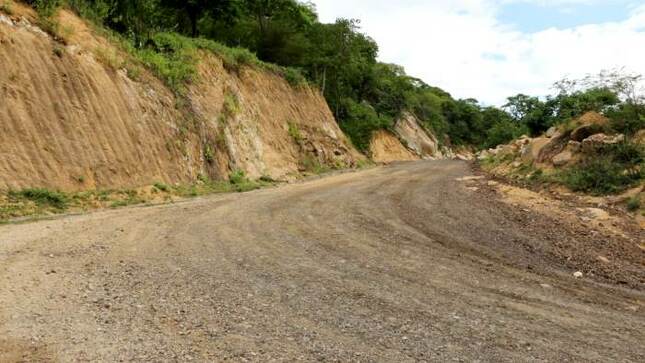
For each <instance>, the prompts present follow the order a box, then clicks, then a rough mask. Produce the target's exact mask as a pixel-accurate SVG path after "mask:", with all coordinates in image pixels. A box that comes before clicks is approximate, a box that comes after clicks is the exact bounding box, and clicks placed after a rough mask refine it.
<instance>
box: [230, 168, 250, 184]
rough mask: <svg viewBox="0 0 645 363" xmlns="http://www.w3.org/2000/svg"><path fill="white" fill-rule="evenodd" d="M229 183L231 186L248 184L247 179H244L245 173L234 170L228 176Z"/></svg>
mask: <svg viewBox="0 0 645 363" xmlns="http://www.w3.org/2000/svg"><path fill="white" fill-rule="evenodd" d="M229 181H230V182H231V184H233V185H240V184H243V183H246V182H248V179H247V178H246V173H244V171H243V170H236V171H234V172H232V173H231V175H230V176H229Z"/></svg>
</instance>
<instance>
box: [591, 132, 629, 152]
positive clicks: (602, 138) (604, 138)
mask: <svg viewBox="0 0 645 363" xmlns="http://www.w3.org/2000/svg"><path fill="white" fill-rule="evenodd" d="M623 141H625V135H622V134H620V135H615V136H608V135H605V134H602V133H601V134H595V135H591V136H589V137H587V138H586V139H584V140H582V149H583V150H584V151H586V152H588V151H592V150H594V149H596V148H598V147H599V146H603V145H612V144H617V143H619V142H623Z"/></svg>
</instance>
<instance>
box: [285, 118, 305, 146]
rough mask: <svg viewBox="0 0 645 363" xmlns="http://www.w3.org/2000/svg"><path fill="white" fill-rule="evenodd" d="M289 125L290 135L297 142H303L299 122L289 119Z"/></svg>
mask: <svg viewBox="0 0 645 363" xmlns="http://www.w3.org/2000/svg"><path fill="white" fill-rule="evenodd" d="M287 125H288V127H289V129H288V131H289V136H291V138H292V139H293V141H295V142H296V143H297V144H300V142H302V134H300V129H299V128H298V124H296V123H295V122H292V121H289V122H287Z"/></svg>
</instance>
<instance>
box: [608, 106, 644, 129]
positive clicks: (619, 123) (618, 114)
mask: <svg viewBox="0 0 645 363" xmlns="http://www.w3.org/2000/svg"><path fill="white" fill-rule="evenodd" d="M607 117H608V118H609V120H610V126H611V128H612V129H613V130H614V131H616V132H619V133H623V134H626V135H633V134H635V133H636V132H637V131H638V130H640V129H643V128H645V104H637V103H624V104H621V105H620V106H618V107H617V108H615V109H612V110H610V111H608V112H607Z"/></svg>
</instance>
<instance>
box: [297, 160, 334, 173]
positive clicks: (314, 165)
mask: <svg viewBox="0 0 645 363" xmlns="http://www.w3.org/2000/svg"><path fill="white" fill-rule="evenodd" d="M301 163H302V167H303V168H304V169H305V171H307V172H309V173H312V174H323V173H326V172H329V171H330V170H331V168H330V167H329V166H327V165H324V164H322V163H321V162H320V161H319V160H318V159H317V158H315V157H313V156H305V157H304V158H303V159H302V162H301Z"/></svg>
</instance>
